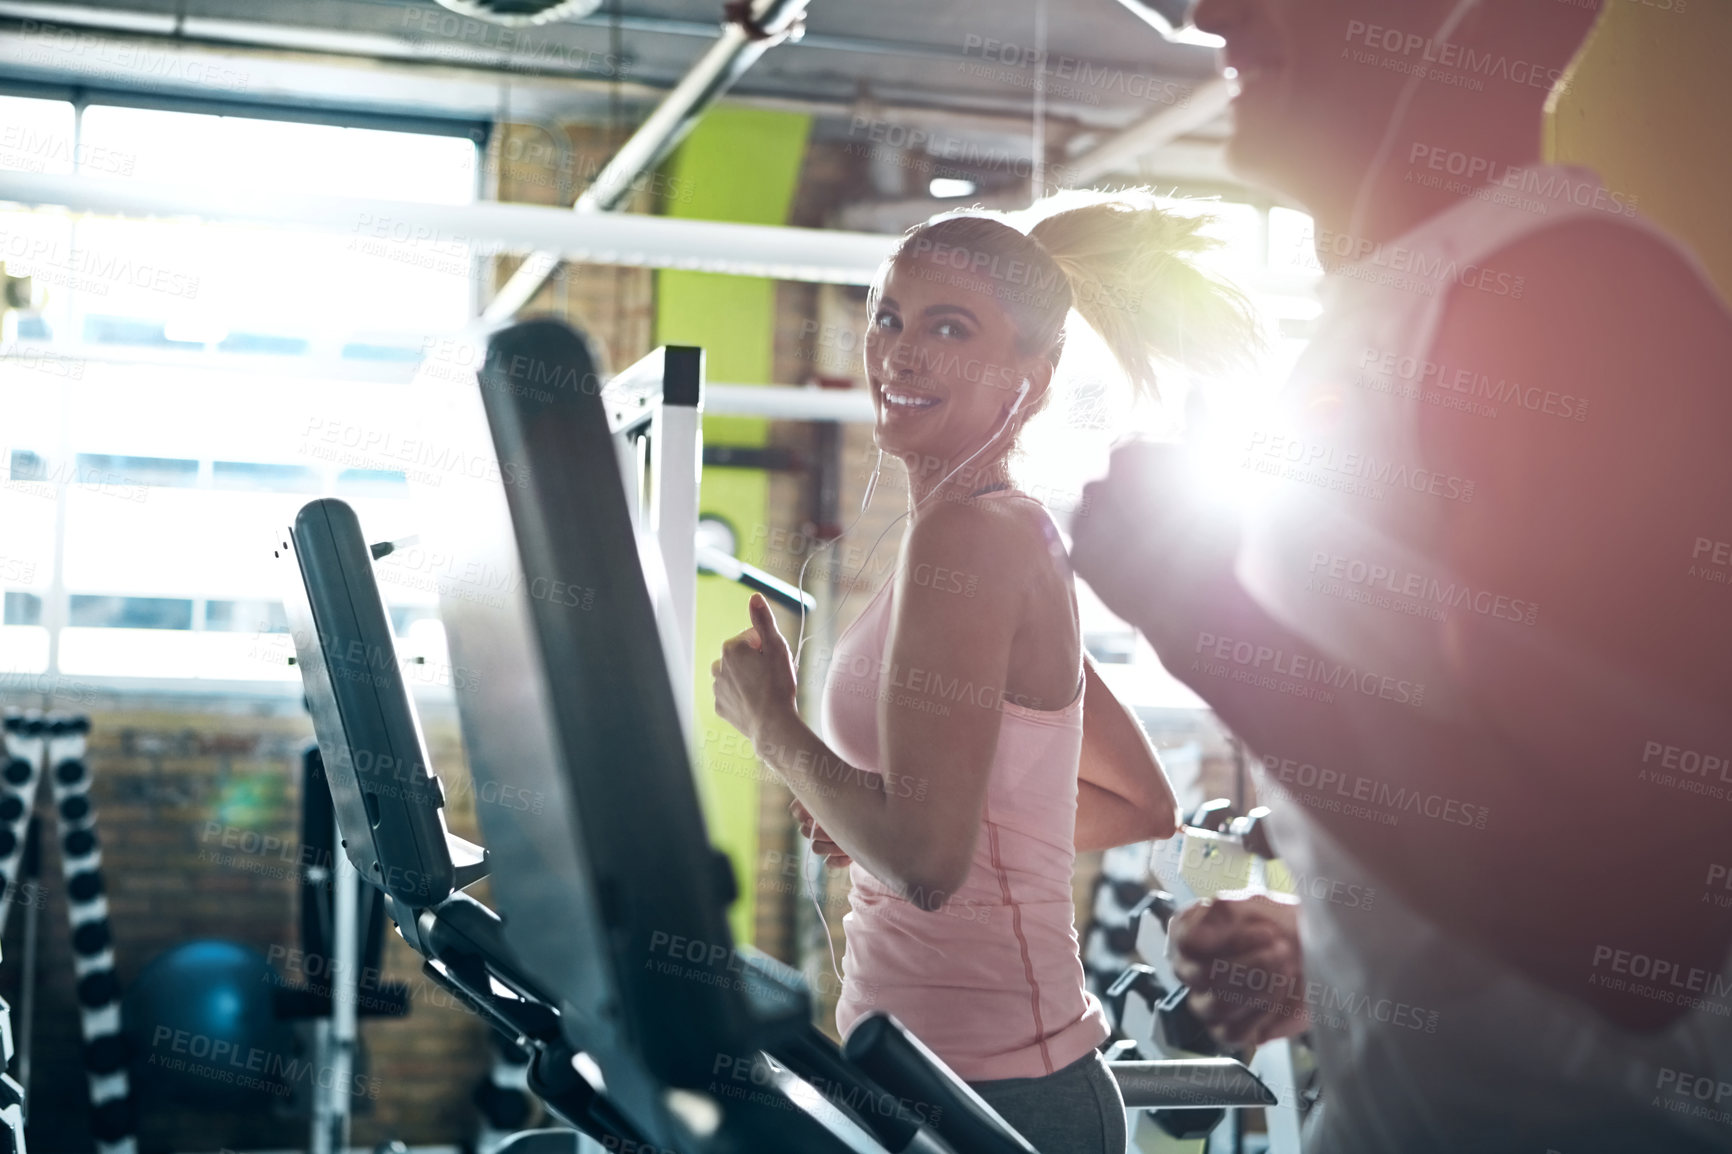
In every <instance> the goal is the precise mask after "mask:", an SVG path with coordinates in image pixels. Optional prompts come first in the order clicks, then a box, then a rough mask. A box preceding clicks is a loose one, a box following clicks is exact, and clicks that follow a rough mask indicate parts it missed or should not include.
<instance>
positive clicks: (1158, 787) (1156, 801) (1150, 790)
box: [1076, 659, 1179, 851]
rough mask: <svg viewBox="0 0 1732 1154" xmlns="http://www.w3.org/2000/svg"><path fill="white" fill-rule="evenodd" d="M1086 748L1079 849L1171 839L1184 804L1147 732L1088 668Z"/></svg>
mask: <svg viewBox="0 0 1732 1154" xmlns="http://www.w3.org/2000/svg"><path fill="white" fill-rule="evenodd" d="M1083 678H1084V684H1083V748H1082V764H1081V766H1080V767H1079V769H1078V771H1077V808H1076V848H1077V849H1078V850H1079V851H1086V850H1093V849H1110V848H1112V847H1113V846H1119V845H1129V844H1131V843H1132V842H1139V841H1149V840H1153V839H1159V838H1169V837H1172V836H1173V835H1174V834H1175V833H1177V832H1178V828H1179V818H1178V813H1179V804H1178V801H1177V800H1176V799H1175V798H1174V797H1173V787H1172V784H1171V783H1170V782H1168V781H1167V775H1166V772H1165V771H1164V770H1163V769H1162V768H1161V761H1160V758H1159V757H1158V756H1157V755H1156V753H1155V748H1154V746H1153V745H1151V744H1150V743H1149V738H1148V735H1147V734H1146V733H1144V732H1143V727H1142V724H1141V723H1140V722H1138V721H1137V718H1136V715H1135V714H1133V713H1132V712H1131V711H1130V710H1129V709H1128V708H1126V707H1125V705H1124V703H1123V702H1121V701H1120V700H1119V699H1118V697H1117V696H1115V695H1114V693H1113V691H1112V690H1111V689H1110V688H1108V687H1107V684H1106V682H1105V681H1103V680H1101V675H1100V671H1099V670H1098V669H1096V668H1095V664H1094V662H1093V661H1092V660H1087V659H1085V660H1084V662H1083Z"/></svg>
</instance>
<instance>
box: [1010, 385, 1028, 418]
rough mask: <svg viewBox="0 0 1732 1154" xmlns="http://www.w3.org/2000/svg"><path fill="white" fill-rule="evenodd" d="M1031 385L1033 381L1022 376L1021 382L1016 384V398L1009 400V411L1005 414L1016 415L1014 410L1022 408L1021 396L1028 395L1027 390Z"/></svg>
mask: <svg viewBox="0 0 1732 1154" xmlns="http://www.w3.org/2000/svg"><path fill="white" fill-rule="evenodd" d="M1033 387H1034V382H1033V381H1031V380H1029V379H1028V378H1027V377H1024V378H1022V384H1020V385H1018V386H1016V400H1014V401H1012V402H1011V404H1010V412H1009V413H1008V414H1006V415H1007V416H1012V417H1014V416H1015V415H1016V411H1017V410H1018V409H1020V408H1022V401H1023V398H1024V397H1026V396H1028V390H1029V389H1031V388H1033Z"/></svg>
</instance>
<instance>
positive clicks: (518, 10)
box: [439, 0, 601, 25]
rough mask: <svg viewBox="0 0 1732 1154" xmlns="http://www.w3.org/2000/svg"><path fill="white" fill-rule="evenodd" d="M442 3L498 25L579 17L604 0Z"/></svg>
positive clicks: (457, 0)
mask: <svg viewBox="0 0 1732 1154" xmlns="http://www.w3.org/2000/svg"><path fill="white" fill-rule="evenodd" d="M439 3H440V4H442V5H444V6H445V7H447V8H449V9H451V11H453V12H460V13H462V14H463V15H465V16H474V17H477V18H478V19H481V20H491V21H492V22H493V23H495V24H516V25H521V24H546V23H549V22H550V21H554V20H577V19H579V18H581V17H584V16H588V15H589V14H590V13H591V12H594V11H595V10H596V9H597V8H600V7H601V0H439Z"/></svg>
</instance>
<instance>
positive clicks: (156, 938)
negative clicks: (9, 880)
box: [0, 697, 487, 1154]
mask: <svg viewBox="0 0 1732 1154" xmlns="http://www.w3.org/2000/svg"><path fill="white" fill-rule="evenodd" d="M87 712H88V713H89V714H90V717H91V721H92V732H91V735H90V745H89V753H88V760H89V764H90V766H91V770H92V776H93V784H92V788H91V798H92V801H93V803H94V805H95V809H96V813H97V823H98V835H99V837H100V840H101V845H102V855H103V863H102V865H103V873H104V880H105V883H106V886H107V893H108V901H109V908H110V917H111V920H112V926H113V931H114V950H115V956H116V962H117V970H118V974H119V978H120V981H121V985H122V988H123V989H129V988H131V987H132V985H133V984H134V982H135V979H136V978H137V977H138V975H139V973H140V971H141V970H143V969H144V968H145V966H147V965H148V964H149V963H150V962H151V961H152V960H153V959H154V958H156V957H158V956H159V955H161V954H162V953H164V952H165V951H168V950H170V949H172V948H174V947H176V946H178V945H181V944H183V943H185V942H189V941H196V940H201V939H213V938H215V939H223V940H227V941H232V942H237V943H239V944H241V945H244V946H247V947H250V948H252V949H254V950H256V951H258V952H259V953H260V954H262V955H265V957H266V958H267V959H273V960H274V961H275V965H276V968H277V970H278V971H279V972H280V973H281V974H282V976H283V977H284V978H285V979H287V981H288V983H289V984H292V985H300V984H304V982H305V981H306V978H307V975H306V974H304V973H301V972H299V969H298V968H297V966H296V965H295V963H296V962H297V960H298V957H299V955H298V954H296V953H292V952H291V951H297V950H298V949H299V947H300V944H301V943H300V941H299V930H298V926H299V922H298V913H297V910H298V902H299V895H298V890H299V888H300V887H299V885H298V872H297V862H298V850H297V848H296V847H297V845H298V839H299V828H300V816H299V814H300V777H301V751H302V750H303V749H304V748H305V746H306V745H307V743H308V742H310V740H311V738H312V723H311V720H310V719H309V718H308V717H307V716H306V714H305V713H304V712H303V711H302V709H301V706H300V702H299V701H298V700H289V699H281V700H248V699H241V698H211V699H191V698H189V699H179V700H176V699H156V700H152V699H144V698H139V697H127V698H120V699H111V700H109V701H107V702H105V703H103V704H101V705H100V706H98V707H94V708H89V709H87ZM423 720H424V722H425V727H426V733H427V744H428V753H429V756H430V757H431V759H432V761H433V763H434V765H435V766H436V767H437V768H438V770H439V772H440V774H441V776H442V777H444V778H445V780H446V782H447V786H448V793H449V795H450V796H451V797H452V798H453V801H452V804H451V808H450V822H451V826H452V828H453V830H454V831H455V832H457V833H459V834H462V835H465V836H471V837H473V836H474V834H475V821H474V809H473V804H472V800H471V798H470V797H469V796H468V795H467V793H466V791H463V790H459V789H456V788H454V787H455V786H456V784H457V783H458V782H460V781H462V780H464V773H465V771H464V769H463V764H464V763H463V758H462V750H461V745H460V742H459V741H458V739H457V730H456V725H455V719H454V717H453V716H449V715H444V714H441V713H439V712H437V711H432V710H428V711H425V712H424V714H423ZM38 800H39V805H38V812H39V814H40V815H41V817H42V820H43V828H44V832H45V833H46V834H48V835H49V836H47V837H46V838H45V839H44V847H43V848H44V855H43V863H42V868H43V877H44V883H43V887H42V890H41V893H42V896H43V901H42V903H41V905H42V908H41V909H40V910H39V913H38V917H39V919H40V920H39V932H38V943H39V944H38V961H37V974H38V976H37V980H36V997H37V1006H36V1017H35V1027H34V1029H33V1030H32V1037H31V1039H30V1043H31V1047H32V1062H33V1072H32V1077H31V1085H30V1125H29V1131H28V1142H29V1145H30V1148H31V1149H32V1150H36V1151H41V1152H48V1154H57V1152H70V1151H84V1150H89V1149H91V1148H92V1145H91V1141H90V1137H89V1133H88V1129H87V1126H86V1121H85V1115H86V1112H87V1105H86V1103H87V1096H86V1091H85V1082H84V1075H83V1066H82V1060H81V1058H80V1052H79V1037H78V1019H77V1011H76V1008H75V1007H76V1003H75V1000H74V996H73V988H72V963H71V947H70V942H69V940H68V935H67V931H66V902H65V889H64V886H63V885H62V884H61V882H60V863H59V850H58V846H57V839H56V838H55V837H54V836H52V835H53V831H54V829H55V825H54V819H53V815H52V807H51V806H50V805H49V804H48V790H47V788H46V786H44V787H43V789H42V790H41V794H40V797H39V799H38ZM265 839H271V840H270V841H269V842H267V841H266V840H265ZM279 847H281V848H279ZM25 913H26V910H25V909H24V908H23V907H22V906H20V907H16V908H14V910H13V911H12V915H11V916H10V918H9V920H8V925H7V928H6V940H5V955H4V956H5V964H4V965H0V995H3V996H4V997H5V998H6V999H7V1000H8V1001H9V1002H10V1003H11V1004H12V1006H13V1007H14V1017H13V1020H14V1024H15V1025H16V1024H17V1021H18V1017H17V1007H18V1005H19V1001H20V998H21V990H20V983H21V981H22V980H23V964H22V963H23V949H22V942H23V934H24V920H25V919H24V916H23V915H24V914H25ZM385 942H386V955H385V957H386V965H385V967H384V968H385V971H386V972H385V978H386V980H395V981H406V982H411V983H412V990H413V994H414V1001H413V1002H412V1007H411V1012H410V1014H409V1016H408V1017H406V1018H401V1019H394V1020H393V1019H364V1020H363V1023H362V1026H361V1035H362V1039H363V1044H364V1046H365V1047H366V1049H367V1051H368V1058H369V1062H368V1065H367V1067H366V1069H365V1074H366V1081H365V1082H364V1083H363V1085H364V1087H365V1092H363V1093H361V1094H359V1095H357V1096H356V1097H355V1098H354V1099H353V1102H354V1107H355V1112H356V1115H357V1116H356V1122H355V1127H354V1141H355V1142H356V1144H358V1145H366V1146H371V1145H373V1144H375V1143H377V1142H380V1141H385V1140H388V1139H391V1138H397V1139H400V1140H402V1141H404V1142H406V1143H408V1144H410V1145H418V1144H427V1143H441V1144H443V1143H450V1142H454V1141H457V1140H459V1139H460V1138H461V1137H462V1136H463V1135H465V1134H467V1133H468V1132H469V1131H470V1130H471V1128H472V1121H471V1109H470V1106H469V1102H468V1095H469V1092H470V1090H471V1089H472V1088H473V1085H474V1083H475V1082H476V1080H477V1079H478V1078H479V1077H480V1076H481V1074H482V1073H483V1071H484V1069H485V1068H486V1064H487V1058H486V1053H487V1051H486V1041H485V1035H486V1031H485V1030H484V1028H483V1027H482V1025H481V1024H480V1022H479V1021H477V1020H476V1019H474V1018H473V1017H472V1016H470V1015H469V1014H468V1013H466V1012H464V1011H462V1010H460V1009H458V1008H455V1007H454V1006H453V1005H452V1004H451V1003H450V1000H449V999H448V998H446V997H445V996H444V995H443V994H442V993H437V992H435V991H434V990H432V989H430V988H429V987H428V986H427V984H426V982H425V981H424V980H422V979H420V978H419V968H420V966H419V960H418V959H417V958H416V956H415V954H414V953H413V952H412V951H411V950H409V948H408V947H407V946H406V945H404V944H403V942H402V941H401V940H400V939H399V938H398V937H397V936H396V934H395V932H394V931H391V930H387V934H386V938H385ZM302 968H305V969H310V970H311V971H313V976H314V978H315V979H317V978H319V977H320V975H321V973H322V970H323V967H322V966H321V965H319V964H318V963H314V964H313V965H312V966H310V967H302ZM245 994H246V996H248V997H251V996H259V997H263V998H265V999H267V1000H268V998H269V997H270V990H269V989H268V988H267V989H263V990H257V991H251V990H249V991H246V992H245ZM19 1042H20V1044H22V1042H23V1039H22V1038H20V1039H19ZM147 1042H148V1039H147ZM165 1045H166V1044H165ZM147 1050H149V1047H148V1045H147ZM151 1052H154V1051H151ZM147 1057H148V1055H146V1056H142V1057H141V1058H140V1060H141V1061H142V1060H147ZM291 1057H292V1058H293V1059H294V1060H300V1061H306V1062H309V1063H310V1062H311V1061H312V1054H311V1053H310V1052H305V1053H301V1054H299V1055H293V1056H291ZM297 1069H299V1067H297ZM314 1077H315V1073H314V1071H313V1070H312V1069H311V1068H308V1069H307V1070H306V1071H305V1074H304V1076H303V1077H300V1078H298V1079H296V1081H297V1085H298V1092H300V1091H305V1089H306V1088H307V1084H308V1083H310V1082H311V1081H312V1080H313V1078H314ZM189 1085H190V1086H192V1087H193V1088H194V1091H195V1092H203V1093H204V1095H205V1097H204V1101H203V1104H202V1105H200V1106H199V1107H197V1108H187V1107H183V1106H176V1105H174V1104H172V1103H170V1102H166V1101H163V1100H160V1099H158V1100H152V1099H144V1100H142V1101H141V1107H142V1108H141V1111H140V1114H141V1119H140V1121H141V1125H140V1131H139V1133H140V1137H141V1149H142V1150H144V1151H147V1152H151V1151H169V1150H216V1149H219V1148H229V1149H249V1148H281V1147H283V1146H295V1145H301V1144H302V1143H303V1140H304V1134H305V1122H304V1120H300V1119H294V1118H290V1117H287V1116H284V1115H282V1114H280V1113H273V1112H272V1111H271V1110H269V1109H268V1108H267V1109H260V1108H258V1107H256V1106H255V1107H250V1108H236V1109H228V1108H224V1107H223V1105H222V1104H221V1102H220V1101H219V1096H220V1094H221V1092H222V1091H221V1087H220V1086H218V1085H215V1084H212V1085H210V1086H202V1085H201V1084H200V1083H198V1082H197V1081H196V1080H192V1081H189Z"/></svg>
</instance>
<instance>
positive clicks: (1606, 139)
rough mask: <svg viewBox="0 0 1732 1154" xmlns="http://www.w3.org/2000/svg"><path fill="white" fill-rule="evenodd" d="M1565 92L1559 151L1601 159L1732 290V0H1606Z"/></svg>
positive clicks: (1555, 147) (1614, 180) (1568, 160)
mask: <svg viewBox="0 0 1732 1154" xmlns="http://www.w3.org/2000/svg"><path fill="white" fill-rule="evenodd" d="M1603 9H1604V10H1603V11H1602V13H1601V16H1600V21H1599V24H1598V25H1597V26H1596V27H1595V29H1594V34H1593V37H1592V39H1591V40H1590V41H1589V42H1588V45H1587V47H1586V49H1585V50H1584V51H1583V53H1582V55H1581V58H1580V59H1579V60H1578V61H1577V62H1576V65H1575V67H1574V69H1573V70H1572V71H1571V74H1570V78H1569V80H1568V83H1567V85H1566V86H1565V87H1564V88H1563V89H1561V90H1560V92H1559V94H1558V96H1557V98H1556V99H1555V101H1554V104H1555V107H1554V109H1553V114H1552V116H1551V118H1550V123H1549V125H1548V131H1547V140H1546V152H1547V157H1548V159H1551V160H1553V161H1555V162H1557V163H1563V164H1582V165H1586V166H1588V167H1590V168H1594V169H1597V170H1599V172H1600V174H1601V176H1602V177H1603V178H1604V179H1605V182H1606V185H1607V187H1609V188H1610V189H1612V190H1613V191H1615V192H1620V193H1624V194H1626V195H1629V196H1634V197H1635V198H1636V207H1637V210H1638V211H1639V212H1641V213H1642V215H1643V216H1645V217H1647V218H1648V219H1649V220H1651V221H1653V222H1654V223H1655V224H1658V225H1659V226H1660V227H1662V228H1664V229H1666V230H1667V231H1669V232H1671V233H1672V234H1673V235H1674V236H1676V237H1677V238H1678V239H1679V240H1681V241H1683V242H1684V243H1685V244H1686V245H1687V246H1688V247H1689V248H1691V249H1692V250H1694V251H1695V253H1696V256H1697V258H1698V259H1700V260H1701V261H1702V263H1703V264H1704V265H1705V266H1707V269H1708V272H1709V274H1710V275H1711V276H1712V277H1713V278H1714V280H1715V283H1716V284H1718V285H1719V287H1720V293H1721V295H1722V296H1723V297H1725V298H1727V299H1728V300H1729V301H1732V196H1729V195H1728V191H1729V190H1732V63H1729V61H1728V53H1729V52H1732V0H1603Z"/></svg>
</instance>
